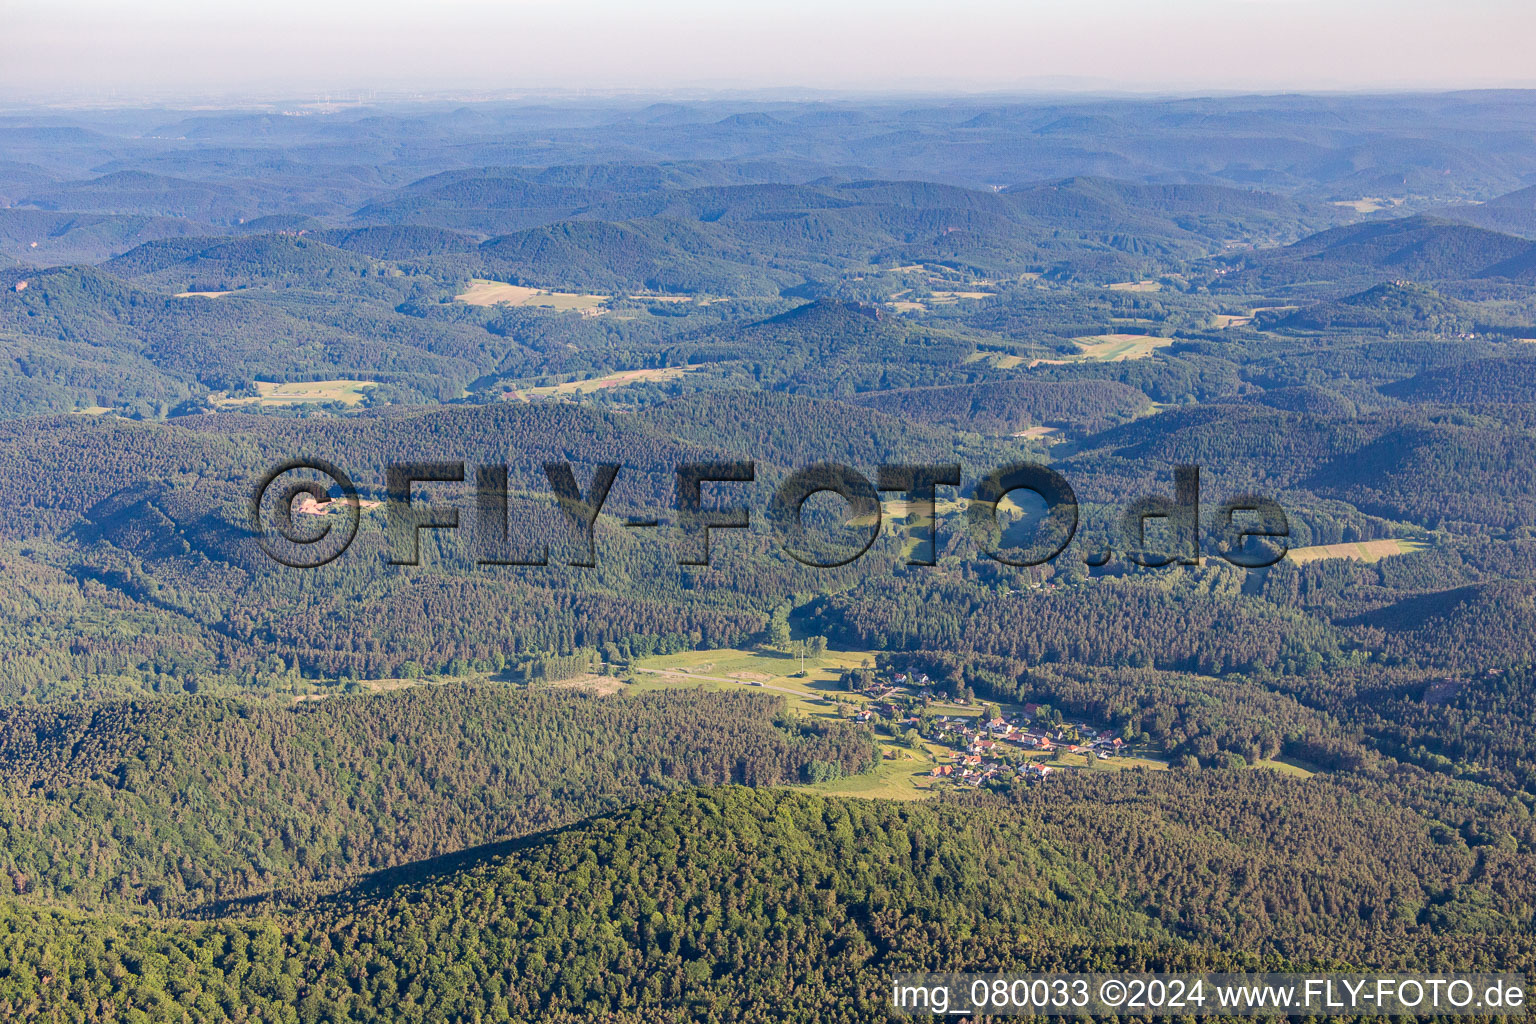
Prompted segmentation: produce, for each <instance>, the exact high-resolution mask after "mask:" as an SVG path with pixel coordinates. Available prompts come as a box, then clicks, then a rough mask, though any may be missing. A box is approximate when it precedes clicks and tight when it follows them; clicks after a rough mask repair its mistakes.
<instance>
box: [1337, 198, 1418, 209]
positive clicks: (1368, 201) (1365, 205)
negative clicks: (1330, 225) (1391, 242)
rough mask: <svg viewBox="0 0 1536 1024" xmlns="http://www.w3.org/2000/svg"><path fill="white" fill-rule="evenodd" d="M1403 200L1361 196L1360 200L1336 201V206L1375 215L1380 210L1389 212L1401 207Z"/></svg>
mask: <svg viewBox="0 0 1536 1024" xmlns="http://www.w3.org/2000/svg"><path fill="white" fill-rule="evenodd" d="M1401 202H1402V200H1401V199H1387V198H1382V197H1381V196H1361V197H1360V198H1359V199H1335V200H1334V201H1333V205H1334V206H1343V207H1347V208H1348V209H1351V210H1354V211H1355V212H1356V213H1375V212H1376V211H1378V210H1388V209H1391V208H1392V207H1394V206H1397V205H1399V204H1400V203H1401Z"/></svg>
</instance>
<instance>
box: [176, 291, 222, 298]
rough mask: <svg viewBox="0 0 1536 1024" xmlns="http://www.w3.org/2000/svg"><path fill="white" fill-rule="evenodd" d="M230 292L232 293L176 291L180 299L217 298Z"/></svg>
mask: <svg viewBox="0 0 1536 1024" xmlns="http://www.w3.org/2000/svg"><path fill="white" fill-rule="evenodd" d="M228 294H230V293H229V292H177V293H176V298H178V299H217V298H219V297H220V296H223V295H228Z"/></svg>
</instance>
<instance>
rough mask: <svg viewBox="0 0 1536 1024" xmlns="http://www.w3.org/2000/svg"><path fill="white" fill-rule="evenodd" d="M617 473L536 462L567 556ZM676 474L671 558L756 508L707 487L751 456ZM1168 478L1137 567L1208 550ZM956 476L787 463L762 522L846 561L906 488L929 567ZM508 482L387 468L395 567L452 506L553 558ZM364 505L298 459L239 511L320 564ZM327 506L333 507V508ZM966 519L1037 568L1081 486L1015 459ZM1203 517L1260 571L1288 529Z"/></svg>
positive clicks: (703, 557)
mask: <svg viewBox="0 0 1536 1024" xmlns="http://www.w3.org/2000/svg"><path fill="white" fill-rule="evenodd" d="M622 472H623V466H621V465H620V464H618V463H598V464H596V466H595V467H594V468H593V470H592V472H591V475H590V478H589V482H588V483H587V485H586V488H585V489H583V488H582V486H581V485H580V484H579V483H578V482H577V479H576V471H575V469H574V468H573V467H572V466H571V464H570V463H568V462H548V463H545V464H544V465H543V475H544V478H545V480H546V481H547V483H548V486H549V489H550V492H551V496H552V497H553V499H554V503H555V504H556V505H557V506H558V508H559V510H560V513H561V516H562V518H564V519H565V520H566V522H567V524H568V525H569V527H570V528H571V530H572V531H573V533H574V536H575V537H576V538H578V541H577V543H576V545H575V551H574V554H573V555H572V556H571V557H569V558H568V559H567V560H566V562H565V564H566V565H569V566H573V567H578V568H591V567H594V566H596V565H597V545H596V526H597V522H598V516H600V515H602V514H603V509H604V506H605V505H606V503H607V501H608V497H609V494H610V492H611V490H612V488H613V485H614V482H615V481H616V480H618V479H619V477H620V474H621V473H622ZM674 477H675V487H674V495H675V497H674V501H673V505H672V509H671V512H672V521H671V523H670V526H671V528H672V531H673V538H674V539H673V543H674V547H675V549H676V560H677V564H678V565H694V566H707V565H709V564H710V543H711V535H712V534H713V532H714V531H717V530H741V529H748V528H750V527H751V525H752V510H751V508H750V507H749V506H747V505H744V504H740V503H733V502H732V501H731V500H730V499H726V500H725V501H724V502H710V503H706V501H705V486H706V485H709V486H710V487H711V489H712V491H713V492H714V495H716V496H717V495H718V494H719V493H720V490H721V489H726V490H728V489H729V488H730V487H731V486H732V485H736V486H740V485H744V484H751V483H753V482H755V481H756V480H757V466H756V464H755V463H753V462H750V461H735V462H697V463H687V464H684V465H679V466H677V467H676V468H675V471H674ZM1173 477H1174V493H1173V494H1172V495H1164V494H1154V495H1145V496H1142V497H1138V498H1135V499H1134V500H1132V501H1130V502H1129V503H1128V504H1127V505H1126V506H1125V508H1124V510H1123V512H1122V513H1121V515H1120V516H1119V521H1118V526H1119V532H1120V537H1121V540H1122V543H1123V553H1124V555H1125V557H1126V558H1127V559H1129V560H1130V561H1131V562H1133V563H1135V564H1137V565H1142V566H1149V567H1161V566H1166V565H1197V564H1199V562H1200V560H1201V558H1202V557H1203V556H1204V555H1205V554H1207V551H1206V550H1205V549H1204V546H1203V545H1202V536H1201V522H1200V518H1201V517H1200V469H1199V467H1198V466H1184V465H1181V466H1176V467H1174V474H1173ZM321 478H323V479H321ZM963 480H964V473H963V470H962V467H961V466H960V465H959V464H958V463H951V464H940V465H913V464H892V465H883V466H880V467H879V468H878V470H877V471H876V473H875V478H874V480H871V479H870V478H869V477H867V476H865V475H864V474H863V473H861V472H859V471H858V470H857V469H854V468H852V467H850V466H845V465H840V464H837V463H827V462H823V463H816V464H814V465H810V466H806V467H804V468H801V469H798V470H795V471H794V472H792V473H790V474H789V475H788V476H787V477H785V478H784V479H783V480H782V481H781V482H780V483H779V485H778V486H777V487H776V488H775V489H774V492H773V496H772V498H771V500H770V501H769V502H768V505H767V508H766V521H767V524H768V525H769V527H770V528H771V530H772V532H773V533H774V534H775V536H776V538H777V540H778V543H779V544H780V546H781V547H782V548H783V550H784V551H785V553H787V554H788V555H789V556H790V557H791V558H793V559H795V560H796V561H797V562H800V563H801V564H802V565H807V566H814V567H818V568H831V567H834V566H840V565H847V564H848V563H850V562H853V561H855V560H856V559H858V558H860V557H862V556H863V555H864V553H865V552H867V551H868V550H869V548H870V547H871V545H873V544H874V542H875V539H876V538H877V537H878V536H879V534H880V528H881V520H882V516H883V510H882V504H881V499H880V496H881V494H882V493H883V492H884V493H893V492H894V493H897V494H900V495H901V496H902V497H903V498H904V500H905V502H906V506H907V509H908V513H909V515H911V516H912V518H913V520H914V521H915V522H916V523H918V524H919V527H918V528H919V530H920V531H921V532H923V533H925V534H926V537H925V538H924V539H925V540H926V544H925V545H919V546H918V547H917V548H916V549H915V550H914V552H913V553H912V554H911V555H909V556H908V559H907V564H908V565H914V566H925V565H926V566H931V565H934V564H936V561H937V559H936V553H937V552H938V551H939V550H940V544H939V542H940V537H939V530H940V517H939V516H938V515H937V509H938V502H939V488H941V487H946V488H959V487H960V486H961V484H962V482H963ZM508 481H509V473H508V467H507V466H505V465H477V466H474V467H473V470H472V471H471V469H470V467H468V466H466V464H465V463H464V462H462V461H443V462H406V463H393V464H390V465H389V466H387V467H386V470H385V491H386V499H385V502H384V504H385V519H386V530H387V533H388V556H387V559H388V561H389V562H390V564H393V565H418V564H420V561H421V543H420V541H421V533H422V531H424V530H458V529H460V528H461V527H462V526H463V525H464V519H465V517H464V516H463V515H461V513H462V512H463V511H465V509H464V508H463V507H461V506H467V508H468V511H469V516H468V520H469V523H468V530H469V531H470V533H471V534H472V540H473V547H474V551H475V558H474V560H475V562H476V563H477V564H479V565H485V566H496V565H500V566H546V565H549V564H550V555H549V547H548V544H547V543H542V544H540V543H533V542H530V541H528V540H527V539H526V538H520V535H519V531H518V530H517V524H516V523H514V522H513V519H512V517H511V516H510V515H509V498H510V492H509V484H508ZM417 484H429V485H454V484H457V485H468V486H466V487H465V488H464V489H465V490H466V491H468V492H471V493H468V494H466V495H465V498H466V500H465V501H462V502H460V503H458V504H452V503H444V502H423V501H421V500H419V498H418V496H417V495H415V494H414V493H413V488H414V486H415V485H417ZM1019 492H1028V493H1029V494H1032V495H1034V496H1035V498H1036V499H1037V501H1038V502H1039V503H1041V504H1042V505H1043V512H1042V514H1041V515H1040V516H1039V517H1038V521H1037V522H1036V523H1035V526H1034V529H1033V531H1032V535H1031V537H1030V539H1029V543H1028V545H1027V546H1025V547H1023V548H1019V547H1015V546H1010V545H1005V544H1004V543H1003V542H1002V541H1003V536H1002V535H1003V533H1004V525H1005V524H1004V522H1003V519H1004V516H1003V514H1002V511H1001V508H1002V505H1003V502H1004V499H1005V498H1007V497H1009V496H1011V495H1014V494H1017V493H1019ZM819 494H834V495H836V496H837V497H838V498H840V499H841V500H842V502H843V503H844V504H845V505H846V515H845V516H844V517H843V519H844V522H845V523H846V524H847V525H848V526H849V529H851V530H852V531H853V534H854V536H853V537H852V539H851V540H848V541H845V542H842V543H837V544H833V543H829V542H828V541H827V540H826V539H825V538H824V537H822V536H820V535H819V534H818V532H817V531H815V530H813V529H811V528H810V527H809V526H808V525H807V522H806V519H807V515H806V506H807V503H808V502H809V501H810V500H811V499H812V498H813V497H815V496H817V495H819ZM363 504H364V502H363V500H362V499H361V497H360V496H359V493H358V490H357V487H356V486H355V485H354V484H353V482H352V480H351V478H350V477H349V476H348V475H347V474H346V473H345V472H343V471H342V470H341V469H340V468H338V467H337V466H335V465H333V464H332V463H330V462H328V461H325V460H323V459H294V460H290V461H288V462H285V463H282V464H281V465H278V466H275V467H273V468H272V469H271V470H270V471H268V472H267V473H266V474H265V475H264V476H263V477H262V478H261V479H260V480H259V481H258V482H257V484H256V487H255V488H254V490H253V492H252V494H251V500H250V506H249V510H248V513H249V522H250V529H251V532H252V534H253V535H254V537H255V538H256V541H257V543H258V544H259V545H260V546H261V548H262V550H263V551H265V552H266V553H267V554H268V555H269V556H271V557H272V558H273V559H274V560H275V561H277V562H280V563H281V564H283V565H287V566H291V567H294V568H318V567H319V566H322V565H326V564H328V563H329V562H332V561H334V560H335V559H337V558H339V557H340V556H341V555H342V554H343V553H344V552H345V551H346V550H347V548H348V547H350V546H351V544H352V542H353V540H355V539H356V537H357V533H358V530H359V527H360V524H361V518H362V517H361V509H362V507H363ZM336 510H339V512H340V515H339V516H338V515H335V514H334V511H336ZM301 521H302V522H304V525H303V526H301V525H300V523H301ZM618 521H619V522H621V523H622V524H623V525H624V526H625V527H627V528H636V529H647V528H659V527H661V526H663V525H664V524H663V522H662V519H661V518H660V517H659V516H649V515H638V516H636V515H631V516H627V517H621V518H620V519H619V520H618ZM1154 522H1160V523H1161V526H1162V531H1161V532H1162V535H1163V536H1162V539H1161V541H1160V542H1159V543H1158V544H1156V545H1153V544H1151V543H1150V542H1149V539H1148V528H1149V525H1150V524H1153V523H1154ZM963 523H964V530H965V532H966V534H967V535H968V536H969V537H970V539H971V540H972V541H973V542H974V543H975V544H976V546H977V548H978V549H979V550H980V552H981V553H982V554H983V555H984V556H986V557H988V558H991V559H993V560H995V561H998V562H1002V563H1004V564H1007V565H1012V566H1021V567H1027V566H1036V565H1042V564H1044V563H1047V562H1050V561H1052V560H1054V559H1055V558H1057V557H1058V556H1059V555H1061V553H1062V552H1063V551H1065V550H1066V548H1067V546H1068V545H1069V544H1070V543H1071V542H1072V539H1073V538H1074V537H1075V536H1076V535H1077V530H1078V525H1079V505H1078V500H1077V494H1076V492H1075V491H1073V489H1072V485H1071V484H1070V483H1069V482H1068V481H1067V479H1066V478H1065V477H1064V476H1062V475H1061V474H1060V473H1058V472H1056V471H1055V470H1054V469H1052V468H1051V467H1049V466H1046V465H1043V464H1040V463H1030V462H1021V463H1012V464H1009V465H1005V466H1002V467H1000V468H998V469H994V470H992V471H991V472H989V473H987V474H985V475H984V476H982V477H980V478H979V479H978V480H977V481H976V483H975V486H974V488H973V490H972V492H971V493H970V495H969V496H968V497H966V498H965V499H964V516H963ZM1211 526H1212V533H1213V535H1214V544H1213V546H1212V548H1211V550H1210V551H1209V553H1210V554H1212V555H1215V556H1216V557H1219V558H1222V559H1224V560H1226V561H1227V562H1229V563H1231V564H1232V565H1235V566H1238V567H1240V568H1245V569H1259V568H1264V567H1267V566H1270V565H1273V564H1275V563H1276V562H1278V561H1279V560H1280V559H1281V558H1283V557H1284V556H1285V552H1286V539H1287V538H1288V537H1289V536H1290V525H1289V522H1288V520H1287V519H1286V515H1285V511H1284V510H1283V509H1282V508H1281V507H1280V505H1279V504H1278V503H1277V502H1275V501H1274V500H1272V499H1270V498H1267V497H1264V496H1262V495H1257V494H1239V495H1234V496H1231V497H1228V498H1226V499H1225V500H1224V501H1222V502H1221V503H1220V505H1218V506H1217V507H1216V510H1215V515H1214V522H1213V523H1212V524H1211ZM1112 557H1113V552H1112V551H1110V550H1109V549H1108V548H1107V547H1102V548H1100V549H1098V550H1096V551H1092V552H1089V553H1088V554H1086V555H1085V556H1084V557H1083V561H1084V562H1086V563H1087V564H1089V565H1092V566H1101V565H1104V564H1106V563H1107V562H1108V561H1109V560H1110V559H1111V558H1112Z"/></svg>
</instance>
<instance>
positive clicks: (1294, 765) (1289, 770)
mask: <svg viewBox="0 0 1536 1024" xmlns="http://www.w3.org/2000/svg"><path fill="white" fill-rule="evenodd" d="M1253 767H1255V768H1268V769H1269V770H1270V771H1275V772H1279V773H1280V774H1282V775H1289V776H1291V777H1292V778H1297V779H1310V778H1311V777H1312V776H1314V775H1316V774H1317V773H1318V770H1319V769H1317V768H1316V767H1314V766H1312V765H1308V764H1304V763H1303V762H1301V761H1298V760H1296V759H1295V758H1290V757H1270V758H1265V759H1264V760H1262V761H1255V762H1254V764H1253Z"/></svg>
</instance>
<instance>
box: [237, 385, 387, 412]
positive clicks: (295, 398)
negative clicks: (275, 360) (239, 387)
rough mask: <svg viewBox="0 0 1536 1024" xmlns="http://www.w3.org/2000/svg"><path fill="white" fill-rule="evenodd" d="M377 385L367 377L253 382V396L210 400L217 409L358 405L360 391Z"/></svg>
mask: <svg viewBox="0 0 1536 1024" xmlns="http://www.w3.org/2000/svg"><path fill="white" fill-rule="evenodd" d="M371 387H377V385H376V384H375V383H374V382H373V381H368V380H303V381H293V382H292V383H288V384H272V383H269V382H267V381H257V382H256V391H257V394H256V395H249V396H246V397H244V398H229V397H221V396H217V395H215V396H212V397H211V398H210V399H209V400H210V401H211V402H212V403H213V404H214V406H215V407H217V408H220V409H226V408H238V407H239V406H242V405H261V406H273V405H301V404H305V403H309V402H340V403H342V404H343V405H357V404H358V403H359V402H361V401H362V400H363V393H364V392H365V391H367V390H368V389H369V388H371Z"/></svg>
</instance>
